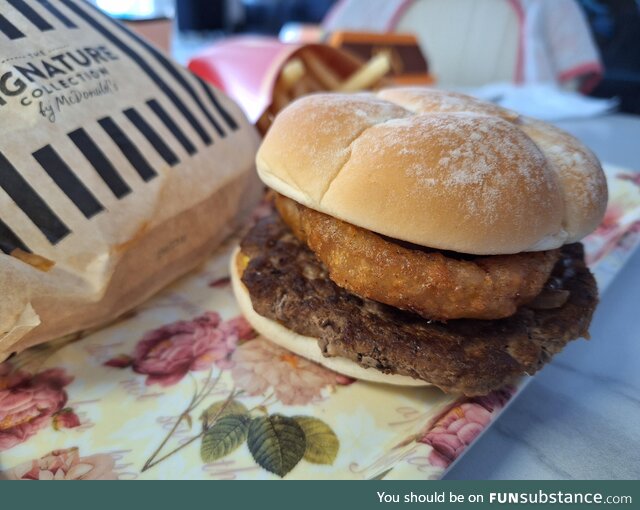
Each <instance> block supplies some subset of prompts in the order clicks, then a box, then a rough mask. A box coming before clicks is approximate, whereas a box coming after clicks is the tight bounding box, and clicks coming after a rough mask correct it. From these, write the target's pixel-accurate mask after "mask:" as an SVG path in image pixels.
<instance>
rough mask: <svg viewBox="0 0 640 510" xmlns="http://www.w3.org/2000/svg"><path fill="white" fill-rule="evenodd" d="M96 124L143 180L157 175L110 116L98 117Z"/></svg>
mask: <svg viewBox="0 0 640 510" xmlns="http://www.w3.org/2000/svg"><path fill="white" fill-rule="evenodd" d="M98 124H100V126H102V129H104V130H105V132H106V133H107V134H108V135H109V136H110V137H111V139H112V140H113V141H114V142H115V144H116V145H117V146H118V148H119V149H120V151H121V152H122V154H124V157H125V158H127V159H128V160H129V163H131V165H132V166H133V168H135V170H136V172H138V175H140V177H142V180H143V181H145V182H148V181H150V180H151V179H153V178H154V177H156V176H157V175H158V174H157V173H156V171H155V170H154V169H153V168H151V165H150V164H149V162H148V161H147V160H146V159H145V157H144V156H143V155H142V153H141V152H140V151H139V150H138V148H137V147H136V146H135V145H134V144H133V142H132V141H131V139H130V138H129V137H128V136H127V135H126V134H125V132H124V131H122V129H120V128H119V127H118V125H117V124H116V123H115V122H114V121H113V119H112V118H111V117H105V118H103V119H100V120H99V121H98Z"/></svg>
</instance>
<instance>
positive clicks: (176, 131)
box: [147, 99, 196, 156]
mask: <svg viewBox="0 0 640 510" xmlns="http://www.w3.org/2000/svg"><path fill="white" fill-rule="evenodd" d="M147 105H148V106H149V108H151V110H153V113H155V114H156V115H157V116H158V118H159V119H160V121H161V122H162V123H163V124H164V125H165V126H167V129H168V130H169V131H171V133H172V134H173V136H175V137H176V140H178V142H180V145H182V146H183V147H184V150H185V151H187V152H188V153H189V154H190V155H192V156H193V155H194V154H195V153H196V148H195V147H194V145H193V144H192V143H191V141H190V140H189V139H188V138H187V136H186V135H185V134H184V132H183V131H182V130H181V129H180V127H179V126H178V125H177V124H176V123H175V122H174V121H173V119H172V118H171V117H170V116H169V114H168V113H167V111H166V110H165V109H164V108H163V107H162V105H161V104H160V103H158V101H156V100H155V99H151V100H150V101H147Z"/></svg>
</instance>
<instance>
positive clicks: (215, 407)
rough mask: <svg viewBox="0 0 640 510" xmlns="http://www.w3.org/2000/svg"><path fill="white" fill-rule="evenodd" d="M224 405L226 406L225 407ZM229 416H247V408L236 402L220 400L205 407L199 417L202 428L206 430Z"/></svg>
mask: <svg viewBox="0 0 640 510" xmlns="http://www.w3.org/2000/svg"><path fill="white" fill-rule="evenodd" d="M225 404H226V405H225ZM230 414H241V415H248V414H249V411H248V410H247V408H246V407H245V406H244V405H243V404H241V403H240V402H238V401H237V400H230V401H228V402H227V401H226V400H221V401H220V402H215V403H213V404H211V405H210V406H209V407H207V408H206V409H205V410H204V411H203V412H202V415H201V416H200V419H201V420H202V427H203V428H204V429H205V430H206V429H208V428H209V427H211V425H213V424H214V422H215V421H216V420H219V419H220V418H222V417H224V416H228V415H230Z"/></svg>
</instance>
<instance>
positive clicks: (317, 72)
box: [300, 51, 340, 90]
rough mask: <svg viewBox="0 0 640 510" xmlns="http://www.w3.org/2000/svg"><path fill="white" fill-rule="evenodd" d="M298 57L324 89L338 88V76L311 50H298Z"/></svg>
mask: <svg viewBox="0 0 640 510" xmlns="http://www.w3.org/2000/svg"><path fill="white" fill-rule="evenodd" d="M300 57H301V58H302V60H303V61H304V63H305V65H306V67H307V69H308V70H309V71H310V72H311V73H310V74H312V75H313V76H314V77H315V78H316V80H317V81H319V82H320V83H321V84H322V86H323V88H324V90H338V88H340V80H339V78H338V76H336V74H335V73H334V72H333V71H332V70H331V69H330V68H329V67H328V66H327V65H326V64H325V63H324V62H323V61H322V60H320V59H319V58H318V57H317V56H316V55H315V54H314V53H313V52H311V51H305V52H300Z"/></svg>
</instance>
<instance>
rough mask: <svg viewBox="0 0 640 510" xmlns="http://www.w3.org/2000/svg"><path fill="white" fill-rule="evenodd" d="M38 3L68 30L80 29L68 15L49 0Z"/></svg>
mask: <svg viewBox="0 0 640 510" xmlns="http://www.w3.org/2000/svg"><path fill="white" fill-rule="evenodd" d="M37 2H38V3H39V4H40V5H42V7H44V8H45V9H47V10H48V11H49V12H50V13H51V14H53V15H54V16H55V17H56V18H58V19H59V20H60V21H61V22H62V24H63V25H64V26H65V27H67V28H78V25H76V24H75V23H74V22H73V21H71V20H70V19H69V18H68V17H67V16H66V14H63V13H62V12H61V11H60V10H59V9H58V8H57V7H56V6H55V5H53V4H52V3H51V2H50V1H49V0H37Z"/></svg>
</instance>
